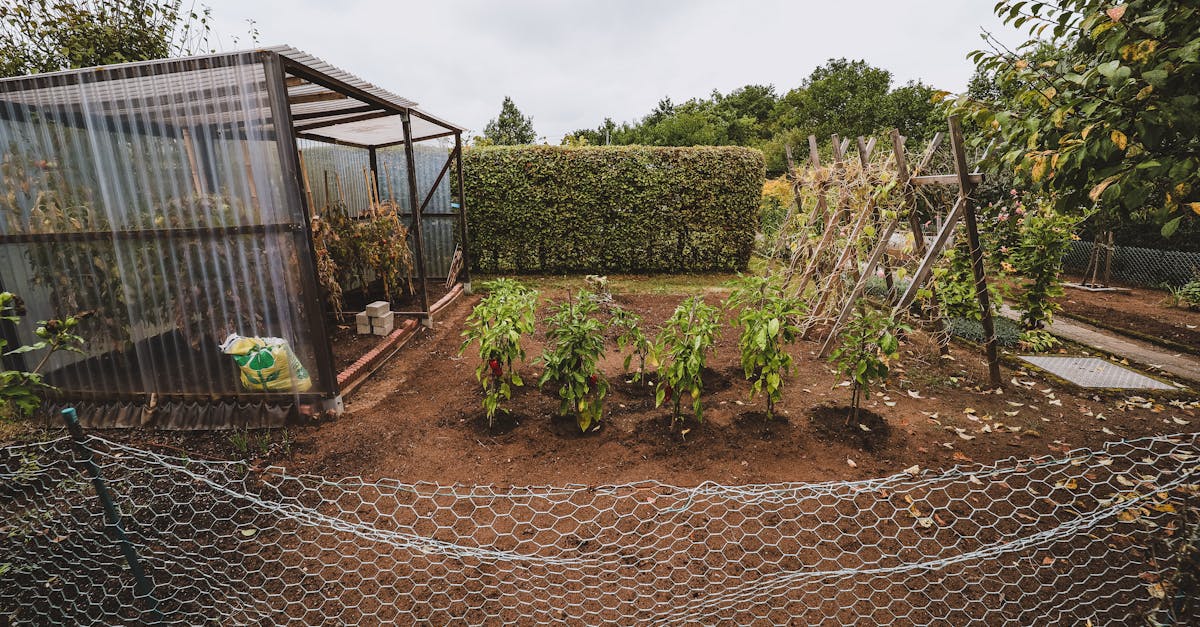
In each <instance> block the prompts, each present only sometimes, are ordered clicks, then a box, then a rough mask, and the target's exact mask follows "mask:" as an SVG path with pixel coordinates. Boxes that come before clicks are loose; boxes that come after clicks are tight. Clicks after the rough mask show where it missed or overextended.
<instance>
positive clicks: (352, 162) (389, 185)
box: [300, 140, 459, 278]
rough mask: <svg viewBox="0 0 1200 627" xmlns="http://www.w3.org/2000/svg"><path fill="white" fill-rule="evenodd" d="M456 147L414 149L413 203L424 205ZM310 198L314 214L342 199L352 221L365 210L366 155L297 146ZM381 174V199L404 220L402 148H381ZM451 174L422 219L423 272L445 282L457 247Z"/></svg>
mask: <svg viewBox="0 0 1200 627" xmlns="http://www.w3.org/2000/svg"><path fill="white" fill-rule="evenodd" d="M453 148H454V146H453V144H452V143H446V142H442V141H427V142H424V143H420V144H416V145H414V146H413V155H414V157H415V161H416V172H417V198H418V202H420V201H423V200H424V199H425V196H426V195H428V194H429V190H430V189H431V188H432V187H433V184H434V183H435V182H437V178H438V174H439V173H440V172H441V171H442V167H443V166H444V165H445V164H446V159H447V158H449V157H450V156H451V152H452V150H453ZM300 153H301V155H303V165H304V170H305V175H306V176H307V180H308V190H307V191H308V193H309V194H310V197H311V198H312V206H313V208H314V211H320V210H321V209H322V208H323V207H326V206H328V204H329V201H330V199H337V198H338V197H339V194H340V197H341V200H342V202H344V203H345V204H346V209H347V211H348V212H349V213H350V215H352V216H356V215H359V214H360V213H362V211H364V210H365V209H366V208H367V203H368V200H367V199H368V195H367V190H368V184H369V177H370V167H371V163H370V151H368V150H366V149H364V148H355V147H351V146H340V145H336V144H328V143H323V142H317V141H312V140H301V141H300ZM375 159H376V167H377V169H378V170H379V184H378V186H379V197H380V198H382V199H383V200H392V201H393V202H395V203H396V204H397V205H399V206H400V207H401V208H402V209H403V210H404V214H405V217H406V223H405V224H406V226H407V225H408V221H407V219H411V216H412V208H411V207H410V206H409V204H410V201H409V196H408V164H407V161H406V159H405V155H404V147H403V146H391V147H388V148H380V149H378V151H377V152H376V157H375ZM452 184H453V177H452V176H451V173H450V172H447V173H446V176H444V177H442V180H441V182H440V183H438V186H437V189H436V190H435V191H434V192H433V196H432V197H431V198H430V200H429V204H428V205H426V207H425V211H424V212H423V213H422V214H421V238H422V242H421V243H422V244H423V245H424V248H425V269H426V272H428V273H429V276H430V277H434V278H444V277H445V276H446V275H447V274H449V272H450V262H451V260H452V259H453V258H454V247H455V245H456V244H457V243H458V237H457V234H458V219H459V216H458V210H457V209H455V208H454V207H453V206H451V204H450V203H451V186H452Z"/></svg>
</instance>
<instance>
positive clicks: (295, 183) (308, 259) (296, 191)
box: [259, 52, 338, 402]
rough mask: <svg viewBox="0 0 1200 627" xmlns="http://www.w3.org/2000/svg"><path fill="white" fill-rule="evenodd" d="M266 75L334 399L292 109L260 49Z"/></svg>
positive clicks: (322, 368)
mask: <svg viewBox="0 0 1200 627" xmlns="http://www.w3.org/2000/svg"><path fill="white" fill-rule="evenodd" d="M259 59H260V62H261V63H262V65H263V70H264V74H265V75H266V79H267V95H268V97H269V99H270V101H271V118H272V119H274V120H276V121H277V122H276V124H275V143H276V145H277V146H278V148H279V165H280V168H281V169H282V171H283V181H284V186H283V187H284V189H285V190H286V193H287V199H288V203H289V204H290V205H291V206H292V207H294V208H295V209H296V210H297V211H299V213H300V226H301V227H302V228H303V230H304V232H303V233H296V236H297V237H298V238H300V239H301V240H302V245H301V247H300V248H301V250H300V253H301V254H299V255H298V256H299V257H300V268H299V271H300V275H301V276H300V284H301V285H302V286H303V289H304V291H305V296H306V299H305V300H306V301H307V302H306V304H307V305H308V306H309V307H311V308H312V309H311V310H310V315H309V316H308V322H309V333H310V334H311V341H312V343H313V346H315V347H321V348H322V349H324V354H323V355H318V356H317V376H318V380H319V381H320V382H321V384H322V386H329V387H328V389H327V390H326V392H328V394H330V395H331V396H330V398H333V399H334V400H335V402H337V401H336V398H337V394H338V389H337V373H336V372H334V370H333V344H332V343H331V342H330V337H329V333H327V332H326V329H325V320H326V313H325V299H324V298H322V296H321V290H320V288H319V287H318V284H317V269H316V268H317V263H316V259H317V251H316V248H315V247H314V245H313V238H312V216H311V214H310V211H311V209H310V208H309V206H308V202H307V199H306V198H305V197H304V194H303V193H302V190H303V189H304V179H303V176H304V174H303V172H301V171H300V154H299V152H298V150H299V149H298V147H297V146H296V137H295V125H294V121H293V120H292V109H291V106H290V105H288V100H287V98H288V94H287V81H286V80H285V76H284V74H285V73H286V70H285V68H284V64H283V60H282V58H281V57H280V55H279V53H277V52H263V53H261V56H260V57H259Z"/></svg>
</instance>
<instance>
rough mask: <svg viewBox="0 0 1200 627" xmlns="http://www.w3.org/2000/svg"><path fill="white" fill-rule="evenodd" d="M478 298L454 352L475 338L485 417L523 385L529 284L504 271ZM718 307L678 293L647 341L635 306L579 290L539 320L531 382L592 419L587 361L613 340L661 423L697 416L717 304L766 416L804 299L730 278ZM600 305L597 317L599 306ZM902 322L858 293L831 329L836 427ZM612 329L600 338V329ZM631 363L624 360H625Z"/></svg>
mask: <svg viewBox="0 0 1200 627" xmlns="http://www.w3.org/2000/svg"><path fill="white" fill-rule="evenodd" d="M482 287H483V288H484V289H485V290H486V291H487V296H485V297H484V298H483V299H482V300H481V301H480V302H479V304H478V305H476V307H475V308H474V310H473V311H472V312H471V314H470V315H469V316H468V317H467V320H466V329H465V331H464V332H463V337H464V342H463V345H462V348H461V349H460V354H462V353H463V352H465V351H466V350H467V348H469V347H471V346H472V345H474V346H476V347H477V348H478V357H479V365H478V367H477V368H476V371H475V374H476V379H477V380H478V381H479V383H480V385H481V387H482V390H483V409H484V411H485V413H486V416H487V421H488V425H489V426H491V425H494V424H495V420H496V416H497V414H499V413H501V412H505V413H506V412H507V411H508V409H507V408H506V407H505V404H506V403H507V402H508V401H509V400H511V399H512V391H513V388H514V387H519V386H522V385H524V381H523V380H522V379H521V377H520V375H519V373H518V371H517V370H518V367H519V365H520V364H522V363H524V362H525V357H526V356H525V350H524V348H523V347H522V341H523V340H524V339H526V338H527V337H528V336H529V335H531V334H532V333H533V331H534V328H535V318H536V313H537V307H538V298H539V294H538V292H537V291H535V290H532V289H529V288H528V287H526V286H524V285H522V284H521V283H519V282H517V281H514V280H511V279H498V280H495V281H491V282H488V283H484V284H483V285H482ZM732 287H733V289H732V291H731V293H730V295H729V297H728V298H727V299H726V300H725V301H724V302H723V303H722V304H721V305H720V306H719V307H718V306H713V305H709V304H707V303H706V302H705V301H704V298H703V297H702V296H692V297H689V298H686V299H684V300H683V302H681V303H680V304H679V306H678V307H676V309H675V311H674V312H673V313H672V314H671V316H670V318H668V319H667V320H666V321H665V322H664V323H663V325H662V327H661V329H660V330H659V332H658V333H657V334H656V335H655V336H654V338H653V339H651V338H650V336H648V335H647V332H646V330H645V329H644V327H643V319H642V317H641V316H640V315H638V314H636V313H633V312H630V311H628V310H626V309H623V308H621V307H620V306H618V305H615V304H612V303H608V302H605V303H603V304H602V302H601V299H598V298H597V296H596V295H595V294H593V293H591V292H588V291H587V290H580V291H579V292H578V293H576V294H575V295H574V296H572V297H569V298H568V299H567V300H565V301H562V302H559V303H556V304H553V305H552V306H551V313H550V315H548V316H547V317H546V318H545V320H544V326H545V329H546V340H547V341H546V346H545V348H544V350H543V352H542V354H541V355H540V356H539V357H538V359H537V363H538V364H539V365H540V366H542V368H543V369H544V370H543V372H542V375H541V377H540V378H539V380H538V386H539V387H544V386H546V385H552V386H555V387H557V389H558V396H559V399H560V401H561V403H560V406H559V415H560V416H564V417H566V416H571V417H574V419H575V421H576V424H577V425H578V426H579V428H580V430H581V431H583V432H585V433H586V432H589V431H593V430H595V429H597V428H598V427H599V425H600V424H601V422H602V420H603V417H604V401H605V398H606V397H607V396H608V392H609V383H608V380H607V378H606V377H605V374H604V373H603V372H602V371H601V369H600V367H599V364H600V361H601V359H602V358H603V356H604V353H605V352H606V351H607V350H609V349H610V348H613V346H612V344H615V349H616V350H617V351H619V352H620V353H622V354H623V355H624V361H623V368H622V374H623V376H624V377H626V378H627V379H628V380H630V381H633V382H641V381H643V380H645V378H646V377H648V376H653V383H654V387H655V390H654V395H655V407H663V406H667V407H669V408H670V409H671V416H672V425H673V426H675V425H678V424H680V423H682V422H684V421H686V420H689V419H690V420H695V421H697V422H699V421H702V420H703V418H704V406H703V396H704V379H703V374H704V370H705V367H706V365H707V363H708V359H709V357H710V355H711V352H712V350H713V348H714V346H715V345H716V341H717V339H718V338H719V337H720V335H721V331H722V317H723V315H725V314H729V315H730V316H732V317H733V319H734V321H735V325H736V328H737V329H738V333H739V337H738V350H739V353H740V361H741V366H742V370H743V373H744V375H745V379H746V381H747V382H748V383H749V384H750V399H751V400H753V399H754V398H755V397H757V396H762V397H763V399H764V401H765V403H766V417H767V419H768V420H769V419H772V418H774V416H775V409H776V405H777V404H778V403H779V402H780V401H781V400H782V399H783V391H784V386H785V382H786V380H787V378H788V377H789V376H790V375H791V373H792V370H793V358H792V356H791V354H790V353H789V351H788V347H789V346H791V345H792V344H795V343H796V342H797V341H798V340H799V339H800V337H801V334H802V329H801V327H800V320H801V319H802V318H803V316H804V313H805V304H804V302H803V301H802V300H800V299H799V298H796V297H794V296H791V295H788V294H787V293H786V292H785V290H784V288H783V285H782V284H781V283H780V281H779V279H778V278H775V277H763V276H747V277H742V278H740V279H738V280H737V281H735V282H734V284H733V286H732ZM602 314H606V315H602ZM905 331H907V328H905V327H904V326H903V325H902V324H899V323H897V322H895V321H894V320H893V319H892V318H891V317H890V316H889V315H887V314H886V313H884V312H882V311H879V310H876V309H873V308H872V307H870V306H868V305H867V303H866V301H863V302H862V303H861V304H860V306H859V308H858V310H857V312H856V314H855V316H854V317H853V318H852V319H851V321H850V322H849V324H847V325H846V327H845V330H844V331H843V333H842V336H841V338H842V344H841V346H840V347H839V348H838V350H836V351H835V352H834V353H833V354H832V355H831V358H830V361H831V362H832V363H833V364H834V365H835V366H836V367H837V368H838V370H839V371H840V372H841V373H842V375H843V376H844V377H845V378H846V379H848V380H849V381H850V387H851V405H850V410H849V411H848V414H847V425H851V424H854V423H857V420H858V410H859V406H860V403H861V400H862V399H863V398H866V397H868V396H869V394H870V388H871V386H872V385H873V384H875V383H877V382H879V381H882V380H883V379H886V378H887V375H888V363H889V361H890V360H893V359H895V358H897V357H898V354H899V338H900V337H901V335H902V333H903V332H905ZM610 336H612V337H614V340H613V342H612V343H611V344H610V342H609V337H610ZM635 360H636V362H637V368H634V367H633V366H634V361H635Z"/></svg>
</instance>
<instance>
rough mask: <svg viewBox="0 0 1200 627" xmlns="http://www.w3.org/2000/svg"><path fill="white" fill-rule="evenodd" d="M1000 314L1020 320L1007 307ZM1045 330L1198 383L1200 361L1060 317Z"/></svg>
mask: <svg viewBox="0 0 1200 627" xmlns="http://www.w3.org/2000/svg"><path fill="white" fill-rule="evenodd" d="M1000 313H1001V314H1002V315H1004V316H1005V317H1008V318H1012V319H1014V320H1016V319H1020V317H1021V312H1020V311H1017V310H1016V309H1013V308H1011V307H1009V306H1007V305H1004V306H1003V307H1001V310H1000ZM1047 330H1049V331H1050V332H1051V333H1053V334H1054V335H1057V336H1058V337H1061V338H1063V339H1066V340H1070V341H1072V342H1076V343H1078V344H1084V345H1086V346H1091V347H1092V348H1095V349H1098V350H1101V351H1104V352H1106V353H1110V354H1112V355H1116V356H1120V357H1124V358H1126V359H1128V360H1129V361H1134V362H1137V363H1139V364H1142V365H1144V366H1149V367H1151V368H1155V369H1157V370H1161V371H1163V372H1166V373H1169V374H1171V375H1173V376H1176V377H1179V378H1180V379H1184V380H1186V381H1188V382H1189V383H1200V357H1196V356H1194V355H1188V354H1186V353H1178V352H1175V351H1171V350H1169V349H1165V348H1162V347H1159V346H1155V345H1154V344H1151V343H1149V342H1143V341H1141V340H1137V339H1134V338H1130V337H1124V336H1120V335H1117V334H1116V333H1113V332H1111V331H1107V330H1105V329H1101V328H1099V327H1095V326H1092V325H1090V324H1087V323H1084V322H1078V321H1076V320H1069V319H1067V318H1065V317H1062V316H1060V317H1058V318H1057V319H1055V320H1054V322H1053V323H1051V324H1050V326H1049V328H1048V329H1047Z"/></svg>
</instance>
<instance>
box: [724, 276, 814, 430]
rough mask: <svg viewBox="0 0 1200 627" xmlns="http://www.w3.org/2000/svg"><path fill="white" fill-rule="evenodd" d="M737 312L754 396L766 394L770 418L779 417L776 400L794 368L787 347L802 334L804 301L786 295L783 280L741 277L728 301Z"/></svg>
mask: <svg viewBox="0 0 1200 627" xmlns="http://www.w3.org/2000/svg"><path fill="white" fill-rule="evenodd" d="M726 307H728V308H729V309H731V310H736V311H737V322H738V325H740V326H741V328H742V331H741V336H740V337H739V338H738V349H739V350H740V351H741V353H742V369H743V370H744V371H745V373H746V380H747V381H750V382H751V383H752V385H751V388H750V398H751V399H753V398H754V396H755V395H756V394H762V395H763V397H764V398H765V399H766V401H767V419H768V420H770V419H771V418H773V417H774V416H775V403H778V402H779V401H780V400H781V399H782V398H783V380H784V378H785V377H786V376H787V375H788V374H789V373H790V372H791V370H792V356H791V355H790V354H789V353H788V352H787V347H788V346H789V345H791V344H793V343H795V341H796V340H797V339H798V338H799V337H800V334H801V333H802V331H803V330H802V329H801V328H800V324H799V323H798V320H799V319H800V318H801V317H802V316H803V315H804V310H805V307H804V303H803V301H801V300H800V299H799V298H796V297H793V296H788V295H786V294H785V292H784V289H783V286H782V284H781V282H779V281H777V280H775V279H774V278H773V277H762V276H747V277H742V278H740V279H739V280H738V281H737V282H736V283H735V287H734V290H733V292H732V293H731V294H730V296H729V299H728V300H727V301H726Z"/></svg>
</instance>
